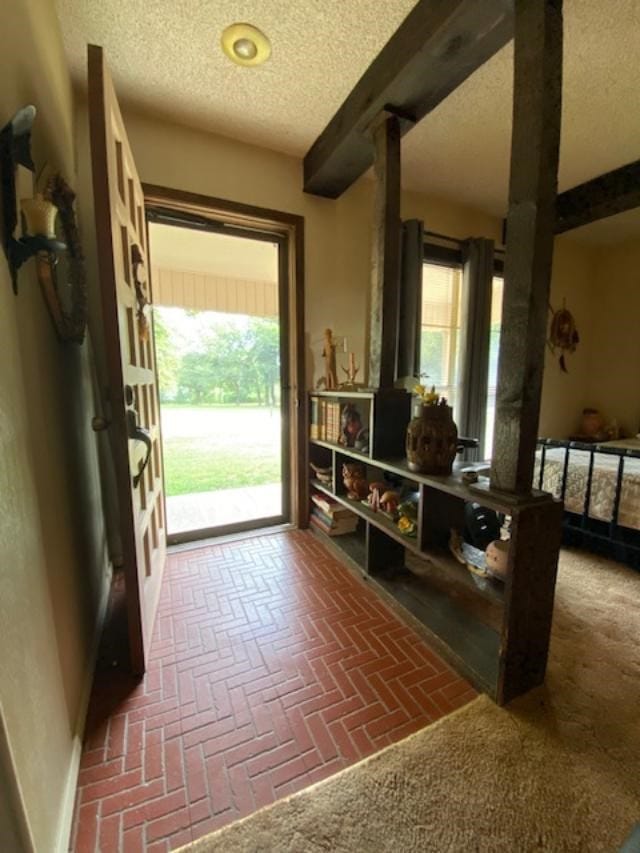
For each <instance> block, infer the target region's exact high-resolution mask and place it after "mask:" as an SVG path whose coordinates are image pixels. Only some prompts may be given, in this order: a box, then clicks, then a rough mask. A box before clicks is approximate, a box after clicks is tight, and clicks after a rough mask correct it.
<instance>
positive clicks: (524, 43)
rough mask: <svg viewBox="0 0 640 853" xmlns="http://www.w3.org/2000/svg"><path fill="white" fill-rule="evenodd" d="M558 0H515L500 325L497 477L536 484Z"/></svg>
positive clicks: (558, 60)
mask: <svg viewBox="0 0 640 853" xmlns="http://www.w3.org/2000/svg"><path fill="white" fill-rule="evenodd" d="M561 108H562V0H518V3H516V17H515V44H514V92H513V130H512V137H511V176H510V183H509V213H508V216H507V246H506V258H505V288H504V302H503V312H502V333H501V336H500V353H499V366H498V389H497V401H496V425H495V433H494V443H493V462H492V465H491V486H492V488H495V489H501V490H504V491H508V492H512V493H516V494H526V493H528V492H530V491H531V484H532V479H533V465H534V456H535V449H536V438H537V435H538V420H539V416H540V398H541V391H542V373H543V368H544V349H545V339H546V326H547V311H548V307H547V306H548V304H549V289H550V282H551V262H552V255H553V234H554V230H555V220H556V193H557V186H558V151H559V147H560V116H561Z"/></svg>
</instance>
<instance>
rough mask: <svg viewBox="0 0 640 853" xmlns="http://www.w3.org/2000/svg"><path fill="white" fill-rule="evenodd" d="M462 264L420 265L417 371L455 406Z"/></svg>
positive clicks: (458, 359)
mask: <svg viewBox="0 0 640 853" xmlns="http://www.w3.org/2000/svg"><path fill="white" fill-rule="evenodd" d="M461 290H462V265H461V264H460V265H457V264H452V265H444V264H441V263H431V262H428V261H427V262H426V263H424V264H423V266H422V316H421V327H420V373H421V374H423V375H424V374H427V378H424V379H423V382H424V384H425V385H435V386H436V389H437V390H438V392H439V393H440V394H442V395H443V396H445V397H446V398H447V400H448V401H449V404H450V405H451V406H453V409H454V417H455V408H456V397H457V390H458V389H457V385H458V370H459V361H460V303H461Z"/></svg>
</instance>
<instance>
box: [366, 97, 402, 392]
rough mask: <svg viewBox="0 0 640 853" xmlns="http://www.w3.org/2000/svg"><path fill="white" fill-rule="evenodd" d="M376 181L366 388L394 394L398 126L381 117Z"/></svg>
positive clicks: (376, 140)
mask: <svg viewBox="0 0 640 853" xmlns="http://www.w3.org/2000/svg"><path fill="white" fill-rule="evenodd" d="M373 138H374V144H375V161H374V172H375V179H376V190H375V208H374V225H373V248H372V262H371V266H372V269H371V333H370V337H369V340H370V351H369V385H371V387H372V388H393V383H394V381H395V379H396V369H397V357H398V311H399V293H400V227H401V226H400V120H399V119H398V117H397V116H395V115H389V114H385V115H384V117H383V118H382V120H381V121H380V122H379V123H378V124H377V125H376V126H375V127H374V128H373Z"/></svg>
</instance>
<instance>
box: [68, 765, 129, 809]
mask: <svg viewBox="0 0 640 853" xmlns="http://www.w3.org/2000/svg"><path fill="white" fill-rule="evenodd" d="M141 781H142V774H141V773H140V771H139V770H131V771H130V772H129V773H121V774H120V775H119V776H112V777H110V778H108V779H103V780H101V781H100V782H93V783H91V784H90V785H85V786H84V788H82V803H83V804H84V803H90V802H92V801H94V800H104V798H105V797H108V796H110V795H111V794H115V793H118V792H119V791H126V790H127V789H128V788H135V786H136V785H139V784H140V782H141Z"/></svg>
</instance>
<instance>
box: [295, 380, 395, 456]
mask: <svg viewBox="0 0 640 853" xmlns="http://www.w3.org/2000/svg"><path fill="white" fill-rule="evenodd" d="M410 404H411V397H410V395H409V394H408V393H407V392H406V391H404V390H402V389H390V390H388V391H357V390H353V391H313V392H312V393H311V394H310V397H309V425H310V426H309V438H310V440H311V441H315V442H319V443H323V442H324V443H326V445H327V446H329V447H338V446H340V445H342V446H344V447H345V448H346V449H348V450H349V451H351V452H354V453H360V454H362V455H364V456H369V457H372V456H376V457H377V456H387V455H397V454H400V453H401V452H402V449H403V447H404V440H405V427H406V424H407V422H408V420H409V410H410Z"/></svg>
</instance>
